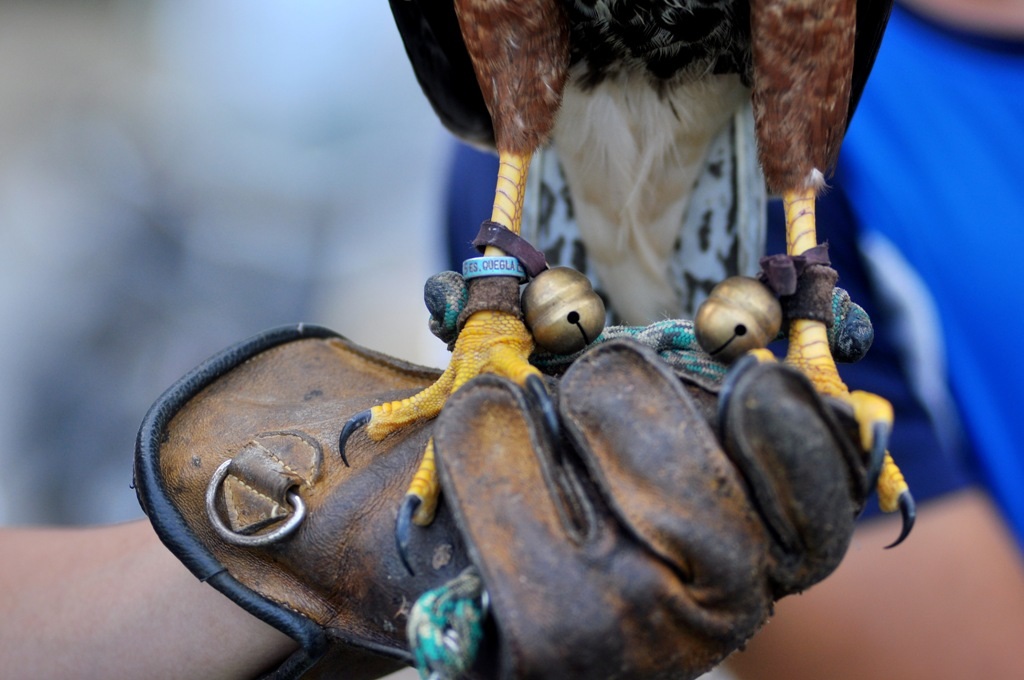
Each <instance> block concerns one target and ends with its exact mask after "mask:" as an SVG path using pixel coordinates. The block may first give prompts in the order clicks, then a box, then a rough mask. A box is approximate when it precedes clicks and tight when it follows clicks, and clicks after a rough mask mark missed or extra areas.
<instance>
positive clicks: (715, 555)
mask: <svg viewBox="0 0 1024 680" xmlns="http://www.w3.org/2000/svg"><path fill="white" fill-rule="evenodd" d="M436 376H437V373H436V372H435V371H431V370H427V369H422V368H420V367H415V366H411V365H408V364H405V363H402V362H399V361H396V360H394V359H391V358H388V357H385V356H383V355H380V354H377V353H374V352H370V351H368V350H365V349H362V348H359V347H358V346H356V345H353V344H352V343H350V342H348V341H346V340H344V339H343V338H340V337H338V336H336V335H335V334H333V333H332V332H330V331H327V330H326V329H318V328H315V327H304V326H300V327H292V328H286V329H277V330H275V331H271V332H269V333H268V334H264V335H262V336H258V337H257V338H254V339H251V340H249V341H246V342H243V343H240V345H238V346H236V347H234V348H231V349H229V350H227V351H225V352H224V353H222V354H221V355H218V356H217V357H214V358H213V359H211V360H210V361H209V362H207V363H205V364H204V365H203V366H200V367H199V368H197V369H196V370H195V371H193V372H192V373H190V374H189V375H187V376H185V377H184V378H183V379H182V380H181V381H179V383H178V384H177V385H175V386H174V387H173V388H172V389H171V390H169V391H168V393H167V394H165V395H164V396H163V397H162V398H161V399H160V400H159V401H158V402H157V404H155V405H154V407H153V409H152V410H151V411H150V414H149V415H148V416H147V418H146V421H145V422H144V424H143V427H142V430H141V431H140V437H139V446H138V452H137V458H136V484H137V488H138V491H139V496H140V500H141V502H142V504H143V507H144V508H145V509H146V511H147V513H148V514H149V516H150V518H151V520H152V521H153V524H154V526H155V527H156V528H157V532H158V534H160V536H161V538H162V539H163V540H164V541H165V543H167V544H168V546H169V547H170V548H171V549H172V551H174V552H175V554H177V555H178V557H179V558H181V559H182V561H183V562H184V563H185V564H186V565H187V566H189V568H190V569H191V570H192V571H193V573H195V574H196V576H197V577H199V578H201V579H203V580H208V581H209V582H210V583H211V584H213V585H214V586H215V587H217V588H219V589H220V590H222V591H223V592H225V594H227V595H228V596H229V597H231V598H232V599H234V600H235V601H236V602H238V603H239V605H241V606H243V607H245V608H246V609H248V610H249V611H251V612H253V613H254V614H256V615H257V616H260V617H261V618H263V619H264V620H266V621H268V622H269V623H271V624H272V625H275V626H277V627H278V628H280V629H281V630H283V631H285V632H286V633H288V634H289V635H291V636H292V637H294V638H295V639H296V640H298V641H299V642H300V643H301V644H302V647H303V648H302V650H301V651H300V652H298V653H296V654H295V655H294V656H293V657H292V658H290V659H289V660H288V661H286V662H285V664H284V665H283V666H282V667H281V668H279V669H277V670H276V671H274V672H273V674H272V676H271V677H280V678H290V677H296V676H298V675H300V674H303V673H304V674H305V675H303V677H333V676H337V675H339V674H340V676H342V677H347V678H360V677H376V676H377V675H381V674H384V673H386V672H388V671H390V670H393V669H395V668H396V667H398V666H400V665H401V664H403V663H406V662H408V659H409V655H408V651H407V646H406V645H407V642H406V639H405V634H404V627H405V623H406V620H407V616H406V614H407V611H408V607H409V606H410V605H411V604H412V602H414V601H415V599H416V598H417V597H418V596H419V595H420V594H421V593H423V592H424V591H425V590H427V589H428V588H433V587H435V586H438V585H441V584H442V583H444V582H446V581H448V580H449V579H451V578H453V577H455V576H456V575H457V574H459V572H460V571H461V570H462V569H463V568H464V567H465V566H467V565H468V564H470V563H472V564H473V565H475V566H476V567H477V568H478V570H479V571H480V574H481V576H482V578H483V581H484V585H485V587H486V589H487V592H488V595H489V600H490V610H489V611H490V615H489V618H488V620H487V622H486V629H485V632H486V635H485V640H484V643H483V647H482V650H481V652H480V655H479V658H478V662H477V664H476V666H475V669H474V677H481V678H501V679H511V678H559V679H562V678H566V679H581V680H582V679H588V680H591V679H598V680H599V679H601V678H637V679H640V678H644V679H646V678H693V677H696V676H697V675H699V674H700V673H702V672H704V671H705V670H707V669H708V668H710V667H712V666H713V665H715V664H716V663H718V662H719V661H720V660H721V659H722V658H724V657H725V656H726V655H728V654H729V653H730V652H731V651H733V650H734V649H736V648H737V647H739V646H740V645H742V644H743V642H745V641H746V640H747V639H748V638H749V637H750V636H751V635H753V634H754V633H755V632H756V630H757V629H758V628H759V627H760V626H761V625H762V624H763V623H764V622H765V620H766V619H767V617H768V616H769V614H770V612H771V607H772V603H773V601H774V600H775V599H777V598H778V597H781V596H783V595H785V594H788V593H792V592H798V591H800V590H802V589H804V588H806V587H808V586H810V585H812V584H813V583H815V582H816V581H818V580H820V579H821V578H823V577H824V576H826V575H827V574H828V573H830V572H831V571H832V570H833V569H834V568H835V566H836V565H837V564H838V562H839V561H840V560H841V558H842V555H843V553H844V552H845V550H846V548H847V546H848V543H849V540H850V536H851V533H852V528H853V519H854V517H855V515H856V514H857V512H859V509H860V507H861V504H862V503H863V499H864V495H865V494H866V488H867V483H866V480H865V471H864V460H863V456H862V455H861V453H860V452H859V451H858V450H857V449H856V448H854V447H853V446H852V445H851V443H850V441H851V437H850V434H849V432H848V427H849V425H850V424H849V423H846V422H844V420H843V415H842V413H840V412H838V411H836V410H835V409H833V408H832V407H831V406H829V405H828V404H826V403H825V402H824V401H822V400H821V399H820V398H819V397H818V396H817V395H816V394H815V393H814V391H813V389H811V387H810V385H809V384H808V383H807V381H806V379H804V378H803V377H802V376H801V375H799V374H798V373H796V372H795V371H793V370H791V369H788V368H785V367H782V366H780V365H756V364H753V365H751V364H743V365H741V366H740V367H738V369H736V370H733V371H732V372H731V373H730V375H729V377H728V378H727V380H726V382H725V384H724V386H723V391H722V395H721V398H720V397H719V395H718V394H715V393H712V392H709V391H707V390H706V389H704V388H701V387H698V386H694V385H687V384H684V383H683V382H682V381H681V380H680V379H679V377H678V376H676V375H675V374H674V373H673V372H672V371H671V369H669V368H668V367H667V366H666V365H665V364H664V363H663V362H661V361H660V360H659V359H658V357H657V355H656V354H654V353H652V352H650V351H649V350H647V349H645V348H644V347H642V346H640V345H638V344H636V343H634V342H631V341H627V340H621V341H613V342H609V343H607V344H605V345H603V346H601V347H599V348H597V349H594V350H591V351H589V352H588V353H586V354H585V355H584V356H583V357H582V358H581V359H579V360H578V361H577V362H576V363H574V364H573V366H572V367H571V368H570V369H569V370H568V371H567V372H566V373H565V375H564V376H563V378H562V379H561V380H560V382H559V383H558V384H557V385H554V384H553V385H552V387H553V392H554V393H555V396H556V399H557V403H558V412H559V416H560V419H561V423H562V431H561V433H560V435H559V436H558V438H557V439H556V438H554V437H553V435H552V434H551V433H550V432H549V430H548V429H547V428H546V427H545V425H544V420H543V416H542V415H541V413H540V410H539V408H538V406H537V404H536V403H535V402H534V401H532V399H529V398H528V397H527V396H526V395H525V393H524V392H523V391H522V390H521V389H520V388H519V387H517V386H516V385H514V384H512V383H511V382H509V381H507V380H504V379H502V378H499V377H495V376H488V375H485V376H481V377H479V378H477V379H475V380H473V381H471V382H470V383H469V384H467V385H466V386H465V387H463V388H461V389H460V390H459V391H458V392H456V393H455V394H454V395H453V396H452V397H451V398H450V399H449V401H448V404H447V405H446V407H445V409H444V411H443V412H442V414H441V416H440V417H439V418H438V419H437V420H436V421H434V422H432V423H428V424H425V425H421V426H417V427H412V428H407V429H404V430H401V431H400V432H397V433H395V434H393V435H390V436H389V437H387V438H385V439H384V440H383V441H382V442H379V443H374V442H372V441H370V440H369V439H368V438H367V437H366V436H365V434H364V433H362V432H357V433H356V434H355V435H354V436H353V437H352V438H351V439H349V442H348V446H347V448H346V453H347V456H348V461H349V464H350V466H348V467H346V466H345V465H344V464H343V463H342V461H341V458H340V455H339V453H338V436H339V432H340V429H341V427H342V426H343V425H344V423H345V422H346V421H347V420H348V418H349V417H350V416H352V415H354V414H356V413H359V412H360V411H363V410H364V409H366V408H368V407H369V406H371V405H373V404H376V403H380V402H382V401H385V400H391V399H394V398H399V397H403V396H407V395H409V394H412V393H414V392H415V391H417V390H419V389H421V388H422V387H424V386H426V385H427V384H429V383H430V382H432V381H433V379H434V378H435V377H436ZM431 434H432V435H433V436H434V438H435V450H436V453H437V458H438V465H439V469H440V472H441V478H442V485H443V489H444V491H443V497H442V503H441V504H440V506H439V511H438V516H437V519H436V520H435V522H434V523H433V524H432V525H431V526H430V527H427V528H416V530H415V531H414V532H413V535H412V545H411V551H410V552H411V559H412V562H413V566H414V568H415V571H416V574H415V575H410V574H409V573H408V572H407V571H406V570H405V569H404V567H403V566H402V564H401V563H400V560H399V557H398V554H397V551H396V549H395V541H394V534H393V531H394V520H395V513H396V511H397V508H398V507H399V505H400V502H401V499H402V497H403V495H404V492H405V489H406V485H407V484H408V482H409V480H410V479H411V477H412V474H413V471H414V469H415V467H416V465H417V463H418V461H419V458H420V455H421V453H422V451H423V448H424V446H425V444H426V441H427V439H428V437H429V436H430V435H431ZM229 460H230V461H231V463H230V464H229V466H228V467H227V468H226V472H225V473H224V474H225V476H224V480H223V482H222V483H221V484H216V483H215V484H214V485H213V486H214V488H215V491H216V493H215V496H214V499H215V501H214V512H215V513H216V514H217V517H219V518H220V520H221V521H222V522H223V524H224V525H225V526H227V527H228V528H229V529H230V531H232V532H237V533H238V534H240V535H242V536H246V537H252V536H255V537H259V536H261V535H266V534H267V533H268V532H272V531H274V530H275V527H279V526H281V523H282V522H284V521H286V520H287V518H288V517H289V516H290V515H291V514H292V513H293V511H294V508H293V504H292V503H293V500H294V499H293V498H292V497H290V496H289V494H290V493H291V494H298V496H300V497H301V499H302V500H303V501H304V502H305V504H306V505H307V508H308V515H307V517H306V519H305V520H303V521H302V522H301V524H300V525H299V527H298V529H296V530H295V532H294V533H293V534H291V535H289V536H288V537H287V538H283V539H278V540H275V541H272V542H271V543H270V544H269V545H265V546H239V545H235V544H233V543H232V542H231V541H226V540H225V539H224V538H223V537H222V536H221V535H220V534H218V533H217V531H216V530H215V529H214V527H213V523H211V521H210V517H209V516H208V514H207V508H206V502H205V496H206V492H207V489H208V487H209V486H210V485H211V479H214V475H215V471H216V470H217V469H218V467H219V466H220V465H221V464H222V463H224V462H225V461H229Z"/></svg>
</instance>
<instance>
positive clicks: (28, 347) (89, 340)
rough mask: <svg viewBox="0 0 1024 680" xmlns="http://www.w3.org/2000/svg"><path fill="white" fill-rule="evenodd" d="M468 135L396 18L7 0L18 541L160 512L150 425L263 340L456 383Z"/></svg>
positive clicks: (10, 422) (240, 0) (8, 377)
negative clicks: (443, 312) (398, 362)
mask: <svg viewBox="0 0 1024 680" xmlns="http://www.w3.org/2000/svg"><path fill="white" fill-rule="evenodd" d="M449 139H450V138H449V136H448V135H447V133H446V132H444V131H443V130H442V128H441V127H440V125H439V124H438V123H437V122H436V120H435V118H434V116H433V113H432V112H431V110H430V109H429V106H428V105H427V103H426V101H425V99H424V98H423V97H422V95H421V94H420V91H419V87H418V86H417V84H416V82H415V79H414V77H413V75H412V70H411V68H410V67H409V65H408V63H407V60H406V56H405V53H404V51H403V48H402V45H401V41H400V39H399V37H398V34H397V31H396V29H395V28H394V25H393V21H392V19H391V14H390V10H389V8H388V4H387V3H386V2H352V1H350V0H342V1H339V0H173V1H172V0H77V1H71V0H26V1H24V2H11V1H8V0H0V442H2V446H0V470H2V472H0V523H3V524H19V525H26V524H44V523H60V524H93V523H105V522H112V521H119V520H126V519H132V518H136V517H141V512H140V510H139V508H138V504H137V502H136V500H135V495H134V492H133V491H132V490H131V488H130V483H131V468H132V455H133V452H134V439H135V433H136V431H137V429H138V426H139V423H140V422H141V420H142V417H143V415H144V414H145V412H146V410H147V409H148V407H149V406H150V404H151V403H152V402H153V401H154V400H155V399H156V398H157V397H158V396H159V395H160V394H161V392H163V390H164V389H166V388H167V387H168V386H170V384H171V383H172V382H173V381H174V380H176V379H177V378H178V377H179V376H181V375H182V374H183V373H185V372H186V371H188V370H189V369H191V368H192V367H194V366H195V365H196V364H198V363H199V362H201V361H202V360H203V359H205V358H206V357H208V356H210V355H211V354H213V353H215V352H217V351H219V350H220V349H222V348H224V347H226V346H228V345H230V344H232V343H234V342H237V341H239V340H242V339H244V338H246V337H248V336H250V335H252V334H254V333H257V332H259V331H261V330H264V329H266V328H269V327H272V326H276V325H280V324H285V323H293V322H298V321H305V322H309V323H318V324H322V325H326V326H328V327H331V328H333V329H335V330H337V331H339V332H341V333H342V334H344V335H347V336H348V337H350V338H352V339H353V340H356V341H357V342H360V343H362V344H365V345H367V346H370V347H373V348H375V349H378V350H381V351H385V352H388V353H391V354H394V355H397V356H400V357H402V358H405V359H408V360H411V361H415V362H419V363H425V364H429V365H434V366H439V365H442V364H443V362H444V360H445V359H444V357H445V355H446V353H445V350H444V347H443V345H442V344H441V343H440V341H438V340H436V339H434V338H433V336H431V335H430V334H429V331H428V330H427V324H426V318H427V315H426V311H425V310H424V307H423V302H422V283H423V281H424V280H425V279H426V278H427V277H428V276H429V275H430V274H432V273H433V272H435V271H438V270H439V269H440V268H443V267H442V258H441V252H442V246H441V237H442V235H441V233H440V230H439V229H438V227H437V224H438V222H439V212H440V207H439V205H440V203H439V200H440V196H441V194H442V190H441V186H442V183H443V181H444V177H445V176H446V171H447V162H448V160H447V155H448V152H449V151H450V148H451V147H450V143H449Z"/></svg>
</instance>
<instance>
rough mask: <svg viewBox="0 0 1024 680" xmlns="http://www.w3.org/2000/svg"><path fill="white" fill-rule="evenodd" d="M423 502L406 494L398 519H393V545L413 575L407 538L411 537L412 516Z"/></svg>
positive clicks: (407, 569)
mask: <svg viewBox="0 0 1024 680" xmlns="http://www.w3.org/2000/svg"><path fill="white" fill-rule="evenodd" d="M422 503H423V499H422V498H420V497H419V496H415V495H413V494H408V495H406V497H405V499H404V500H403V501H402V505H401V507H399V508H398V519H396V520H395V546H396V547H397V548H398V557H399V559H401V560H402V564H403V565H404V566H405V569H406V571H408V572H409V575H410V576H414V575H415V572H414V571H413V570H412V565H411V564H409V539H410V538H411V537H412V516H413V515H414V514H416V510H417V509H418V508H419V507H420V504H422Z"/></svg>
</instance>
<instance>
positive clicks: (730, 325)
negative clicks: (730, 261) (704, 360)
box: [693, 276, 782, 364]
mask: <svg viewBox="0 0 1024 680" xmlns="http://www.w3.org/2000/svg"><path fill="white" fill-rule="evenodd" d="M781 326H782V307H781V306H780V305H779V301H778V299H776V297H775V296H774V295H773V294H772V292H771V291H770V290H768V287H767V286H765V285H764V284H762V283H761V282H760V281H758V280H757V279H752V278H750V277H746V276H732V277H729V278H728V279H726V280H725V281H722V282H721V283H720V284H718V285H717V286H715V287H714V288H712V289H711V293H710V295H709V296H708V299H707V300H705V301H704V303H703V304H702V305H701V306H700V308H699V309H698V310H697V316H696V318H694V320H693V329H694V333H695V334H696V335H697V342H698V343H699V344H700V346H701V347H702V348H703V349H704V351H705V352H707V353H708V354H710V355H711V356H712V357H713V358H714V359H717V360H718V361H721V362H723V363H726V364H728V363H732V362H733V361H735V360H736V359H738V358H739V357H740V356H742V355H743V354H745V353H746V352H748V351H750V350H752V349H760V348H762V347H766V346H767V345H768V343H769V342H771V341H772V340H774V339H775V337H776V336H777V335H778V333H779V328H780V327H781Z"/></svg>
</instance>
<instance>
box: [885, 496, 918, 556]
mask: <svg viewBox="0 0 1024 680" xmlns="http://www.w3.org/2000/svg"><path fill="white" fill-rule="evenodd" d="M899 504H900V516H901V517H902V518H903V528H902V529H901V530H900V535H899V537H898V538H897V539H896V540H895V541H893V542H892V543H890V544H889V545H887V546H885V548H886V550H888V549H889V548H895V547H896V546H898V545H899V544H900V543H902V542H903V540H904V539H906V537H907V536H909V535H910V530H911V529H913V528H914V520H915V519H917V504H916V503H915V502H914V497H913V495H911V493H910V490H909V489H908V490H905V491H904V492H903V493H901V494H900V498H899Z"/></svg>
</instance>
